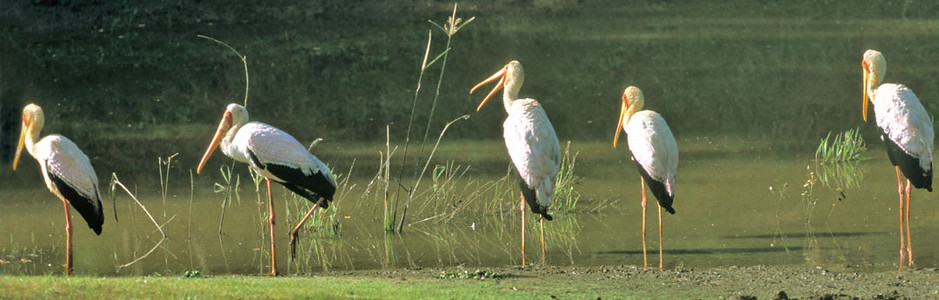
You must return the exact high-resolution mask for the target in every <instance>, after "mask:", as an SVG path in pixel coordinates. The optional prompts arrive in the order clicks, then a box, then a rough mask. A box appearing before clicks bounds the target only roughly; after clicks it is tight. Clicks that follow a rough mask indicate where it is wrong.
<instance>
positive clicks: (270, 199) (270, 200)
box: [264, 178, 277, 276]
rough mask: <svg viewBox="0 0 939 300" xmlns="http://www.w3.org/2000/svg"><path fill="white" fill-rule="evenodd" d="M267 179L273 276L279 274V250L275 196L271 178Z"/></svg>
mask: <svg viewBox="0 0 939 300" xmlns="http://www.w3.org/2000/svg"><path fill="white" fill-rule="evenodd" d="M264 179H266V180H267V203H268V207H269V208H270V211H269V214H270V217H268V219H267V221H268V223H270V224H271V274H269V275H271V276H277V251H276V249H275V248H274V197H273V196H272V195H271V179H270V178H264Z"/></svg>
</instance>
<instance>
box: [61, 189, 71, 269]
mask: <svg viewBox="0 0 939 300" xmlns="http://www.w3.org/2000/svg"><path fill="white" fill-rule="evenodd" d="M62 205H63V206H65V275H72V215H71V214H70V213H69V211H68V201H66V200H62Z"/></svg>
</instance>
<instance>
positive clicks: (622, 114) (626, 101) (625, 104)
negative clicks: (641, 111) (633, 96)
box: [613, 94, 629, 148]
mask: <svg viewBox="0 0 939 300" xmlns="http://www.w3.org/2000/svg"><path fill="white" fill-rule="evenodd" d="M627 110H629V98H627V97H626V94H623V106H622V108H621V109H620V111H619V121H616V133H614V134H613V148H616V143H618V142H619V132H620V131H623V120H625V119H626V111H627Z"/></svg>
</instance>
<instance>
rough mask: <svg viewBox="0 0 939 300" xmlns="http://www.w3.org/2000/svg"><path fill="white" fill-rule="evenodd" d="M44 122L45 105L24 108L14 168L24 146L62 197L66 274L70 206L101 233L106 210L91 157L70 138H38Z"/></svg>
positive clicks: (69, 257) (69, 268)
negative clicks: (104, 209)
mask: <svg viewBox="0 0 939 300" xmlns="http://www.w3.org/2000/svg"><path fill="white" fill-rule="evenodd" d="M44 124H45V116H44V115H43V113H42V108H40V107H39V106H38V105H36V104H29V105H27V106H26V107H24V108H23V125H22V129H21V131H20V138H19V141H18V142H17V143H16V155H15V156H14V157H13V170H14V171H16V166H17V163H18V162H19V160H20V154H22V153H23V148H24V147H25V148H26V151H27V152H29V155H31V156H32V157H33V158H35V159H36V161H38V162H39V168H40V170H41V171H42V179H43V180H44V181H45V182H46V188H48V189H49V191H50V192H52V193H53V194H55V195H56V196H57V197H59V200H62V205H63V206H64V207H65V274H66V275H72V217H71V214H70V213H69V209H68V207H69V205H70V204H71V206H72V207H75V210H77V211H78V213H79V214H80V215H81V216H82V218H84V219H85V222H88V227H89V228H91V229H92V230H94V231H95V234H97V235H101V225H103V224H104V213H103V212H102V209H101V193H100V192H99V191H98V176H97V175H95V170H94V169H93V168H92V167H91V162H90V161H89V160H88V156H87V155H85V153H83V152H82V151H81V149H78V146H76V145H75V143H73V142H72V141H71V140H69V139H68V138H66V137H64V136H61V135H58V134H50V135H47V136H46V137H44V138H42V139H39V131H41V130H42V126H43V125H44Z"/></svg>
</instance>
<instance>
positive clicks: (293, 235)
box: [290, 197, 326, 258]
mask: <svg viewBox="0 0 939 300" xmlns="http://www.w3.org/2000/svg"><path fill="white" fill-rule="evenodd" d="M324 199H326V198H323V197H320V199H319V200H317V201H316V204H313V208H310V211H309V212H307V213H306V215H305V216H303V219H301V220H300V223H297V226H296V227H294V228H293V230H291V231H290V258H296V257H297V238H298V237H299V235H300V228H301V227H303V224H304V223H306V220H307V219H309V218H310V216H312V215H313V211H315V210H316V208H317V207H319V206H320V204H322V203H323V200H324Z"/></svg>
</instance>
